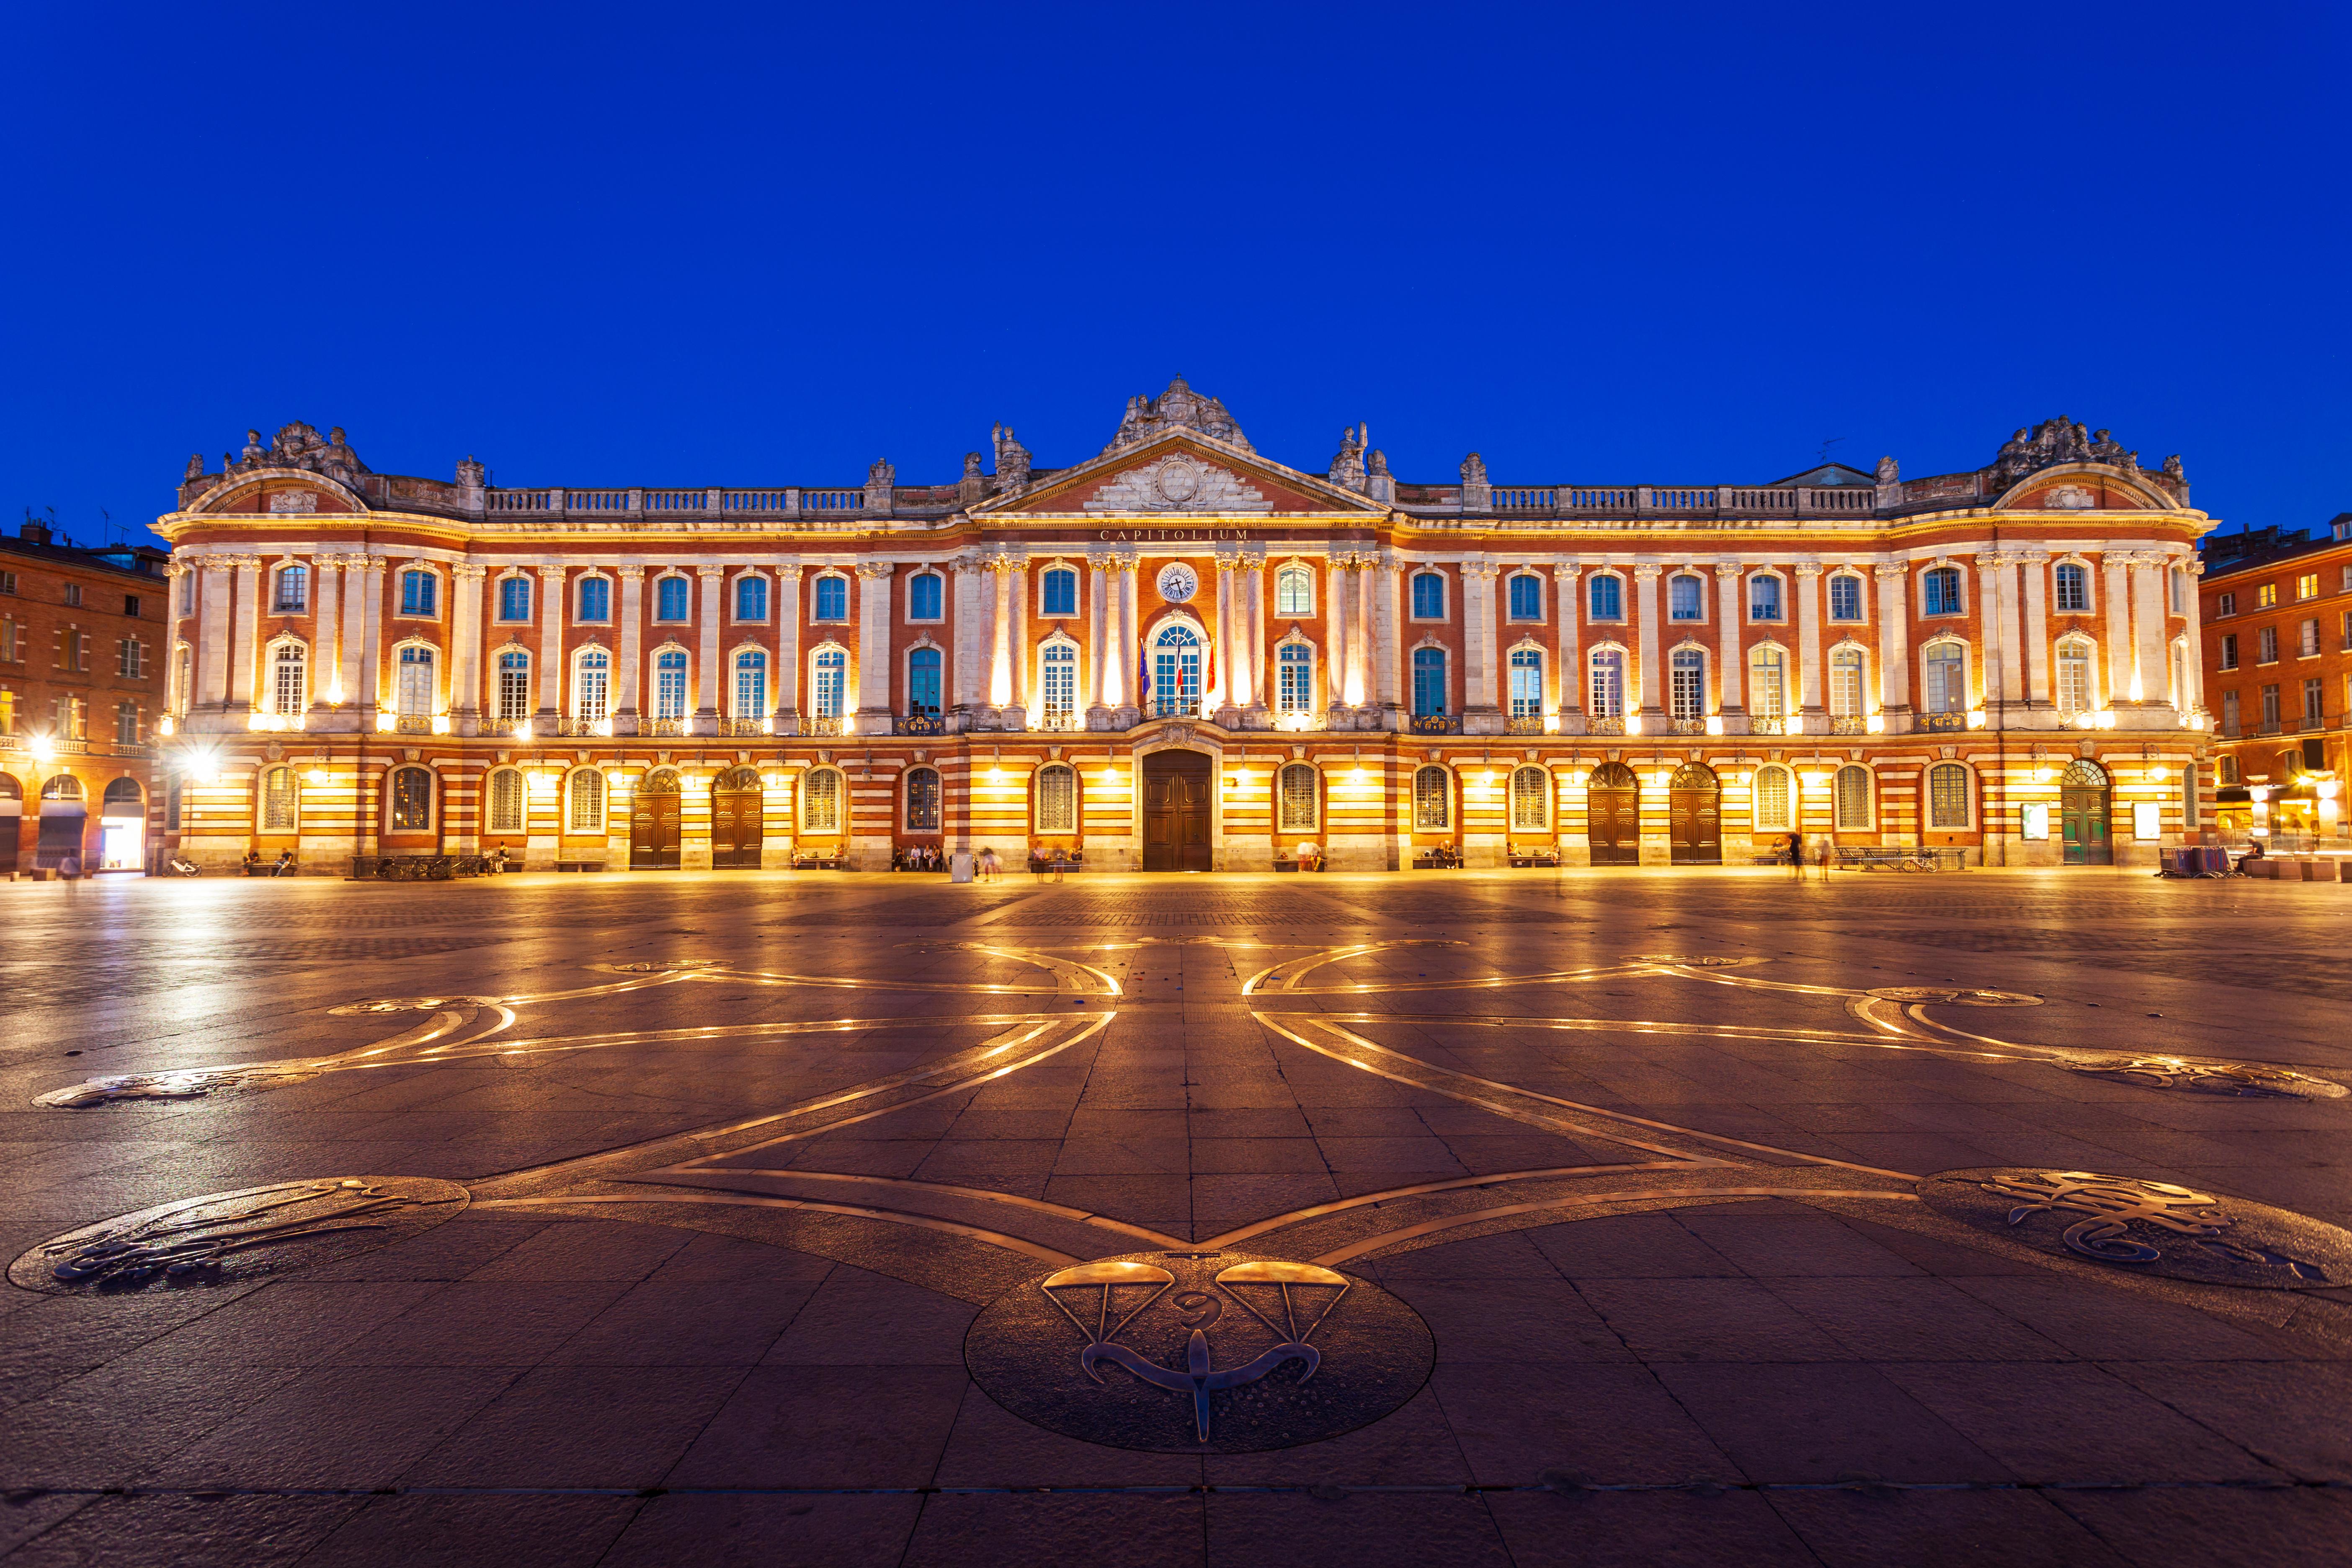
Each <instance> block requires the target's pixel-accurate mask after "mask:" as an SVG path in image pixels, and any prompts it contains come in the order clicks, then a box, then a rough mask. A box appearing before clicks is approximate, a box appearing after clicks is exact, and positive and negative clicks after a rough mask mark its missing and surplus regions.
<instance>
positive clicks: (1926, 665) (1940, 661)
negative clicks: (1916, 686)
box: [1919, 642, 1969, 713]
mask: <svg viewBox="0 0 2352 1568" xmlns="http://www.w3.org/2000/svg"><path fill="white" fill-rule="evenodd" d="M1919 673H1920V677H1921V682H1920V684H1921V690H1922V691H1923V693H1924V695H1925V697H1926V699H1927V702H1926V707H1927V711H1928V712H1930V713H1959V712H1963V711H1965V710H1967V708H1968V705H1969V650H1968V647H1967V645H1965V644H1963V643H1957V642H1931V643H1929V644H1928V645H1927V647H1924V648H1922V649H1920V650H1919Z"/></svg>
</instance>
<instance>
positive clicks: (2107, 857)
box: [2058, 758, 2116, 866]
mask: <svg viewBox="0 0 2352 1568" xmlns="http://www.w3.org/2000/svg"><path fill="white" fill-rule="evenodd" d="M2109 805H2110V795H2109V790H2108V785H2107V775H2106V771H2105V769H2103V768H2101V767H2100V766H2099V765H2098V764H2097V763H2094V762H2092V761H2090V760H2089V759H2088V758H2083V759H2081V760H2078V761H2076V762H2074V763H2071V764H2070V765H2069V766H2068V767H2067V769H2066V773H2065V776H2064V777H2063V778H2061V779H2060V780H2059V781H2058V840H2059V843H2060V844H2061V846H2063V856H2064V860H2065V863H2066V864H2067V865H2069V866H2112V865H2114V864H2115V861H2116V847H2115V842H2114V841H2113V840H2112V839H2110V838H2109V837H2107V810H2108V806H2109Z"/></svg>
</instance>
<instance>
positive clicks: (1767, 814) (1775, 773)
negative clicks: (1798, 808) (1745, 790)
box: [1754, 763, 1795, 833]
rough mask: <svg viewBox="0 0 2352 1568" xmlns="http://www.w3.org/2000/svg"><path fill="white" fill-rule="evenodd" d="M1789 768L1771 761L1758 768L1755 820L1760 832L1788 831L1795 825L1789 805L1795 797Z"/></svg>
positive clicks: (1757, 829) (1755, 786)
mask: <svg viewBox="0 0 2352 1568" xmlns="http://www.w3.org/2000/svg"><path fill="white" fill-rule="evenodd" d="M1790 783H1791V781H1790V776H1789V770H1788V769H1786V768H1784V767H1781V766H1780V765H1779V764H1778V763H1769V764H1767V765H1766V766H1763V767H1760V768H1758V769H1757V770H1756V783H1755V785H1754V788H1755V808H1754V809H1755V821H1756V831H1757V832H1759V833H1786V832H1788V831H1789V830H1790V828H1791V827H1792V826H1795V822H1794V819H1793V818H1792V817H1791V816H1790V811H1789V806H1790V801H1791V799H1793V798H1794V793H1795V792H1794V791H1793V790H1792V789H1791V788H1790Z"/></svg>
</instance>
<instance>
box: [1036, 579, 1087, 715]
mask: <svg viewBox="0 0 2352 1568" xmlns="http://www.w3.org/2000/svg"><path fill="white" fill-rule="evenodd" d="M1071 575H1072V576H1076V573H1072V574H1071ZM1037 689H1038V692H1039V694H1040V695H1041V696H1042V697H1043V699H1044V701H1043V703H1042V704H1041V707H1042V709H1043V710H1044V711H1045V713H1047V714H1049V715H1053V716H1055V717H1057V718H1062V719H1066V718H1068V716H1069V715H1071V714H1073V713H1076V711H1077V710H1078V645H1077V644H1076V643H1074V642H1072V641H1070V639H1069V638H1067V637H1055V638H1052V639H1051V640H1049V641H1048V642H1047V643H1046V644H1045V647H1041V648H1039V649H1038V650H1037Z"/></svg>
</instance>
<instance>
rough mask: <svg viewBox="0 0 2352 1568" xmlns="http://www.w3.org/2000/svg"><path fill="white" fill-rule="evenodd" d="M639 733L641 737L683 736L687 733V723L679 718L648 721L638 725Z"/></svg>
mask: <svg viewBox="0 0 2352 1568" xmlns="http://www.w3.org/2000/svg"><path fill="white" fill-rule="evenodd" d="M637 733H639V734H640V735H683V734H685V733H686V721H685V720H684V719H678V718H655V719H646V720H644V721H640V723H639V724H638V726H637Z"/></svg>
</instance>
